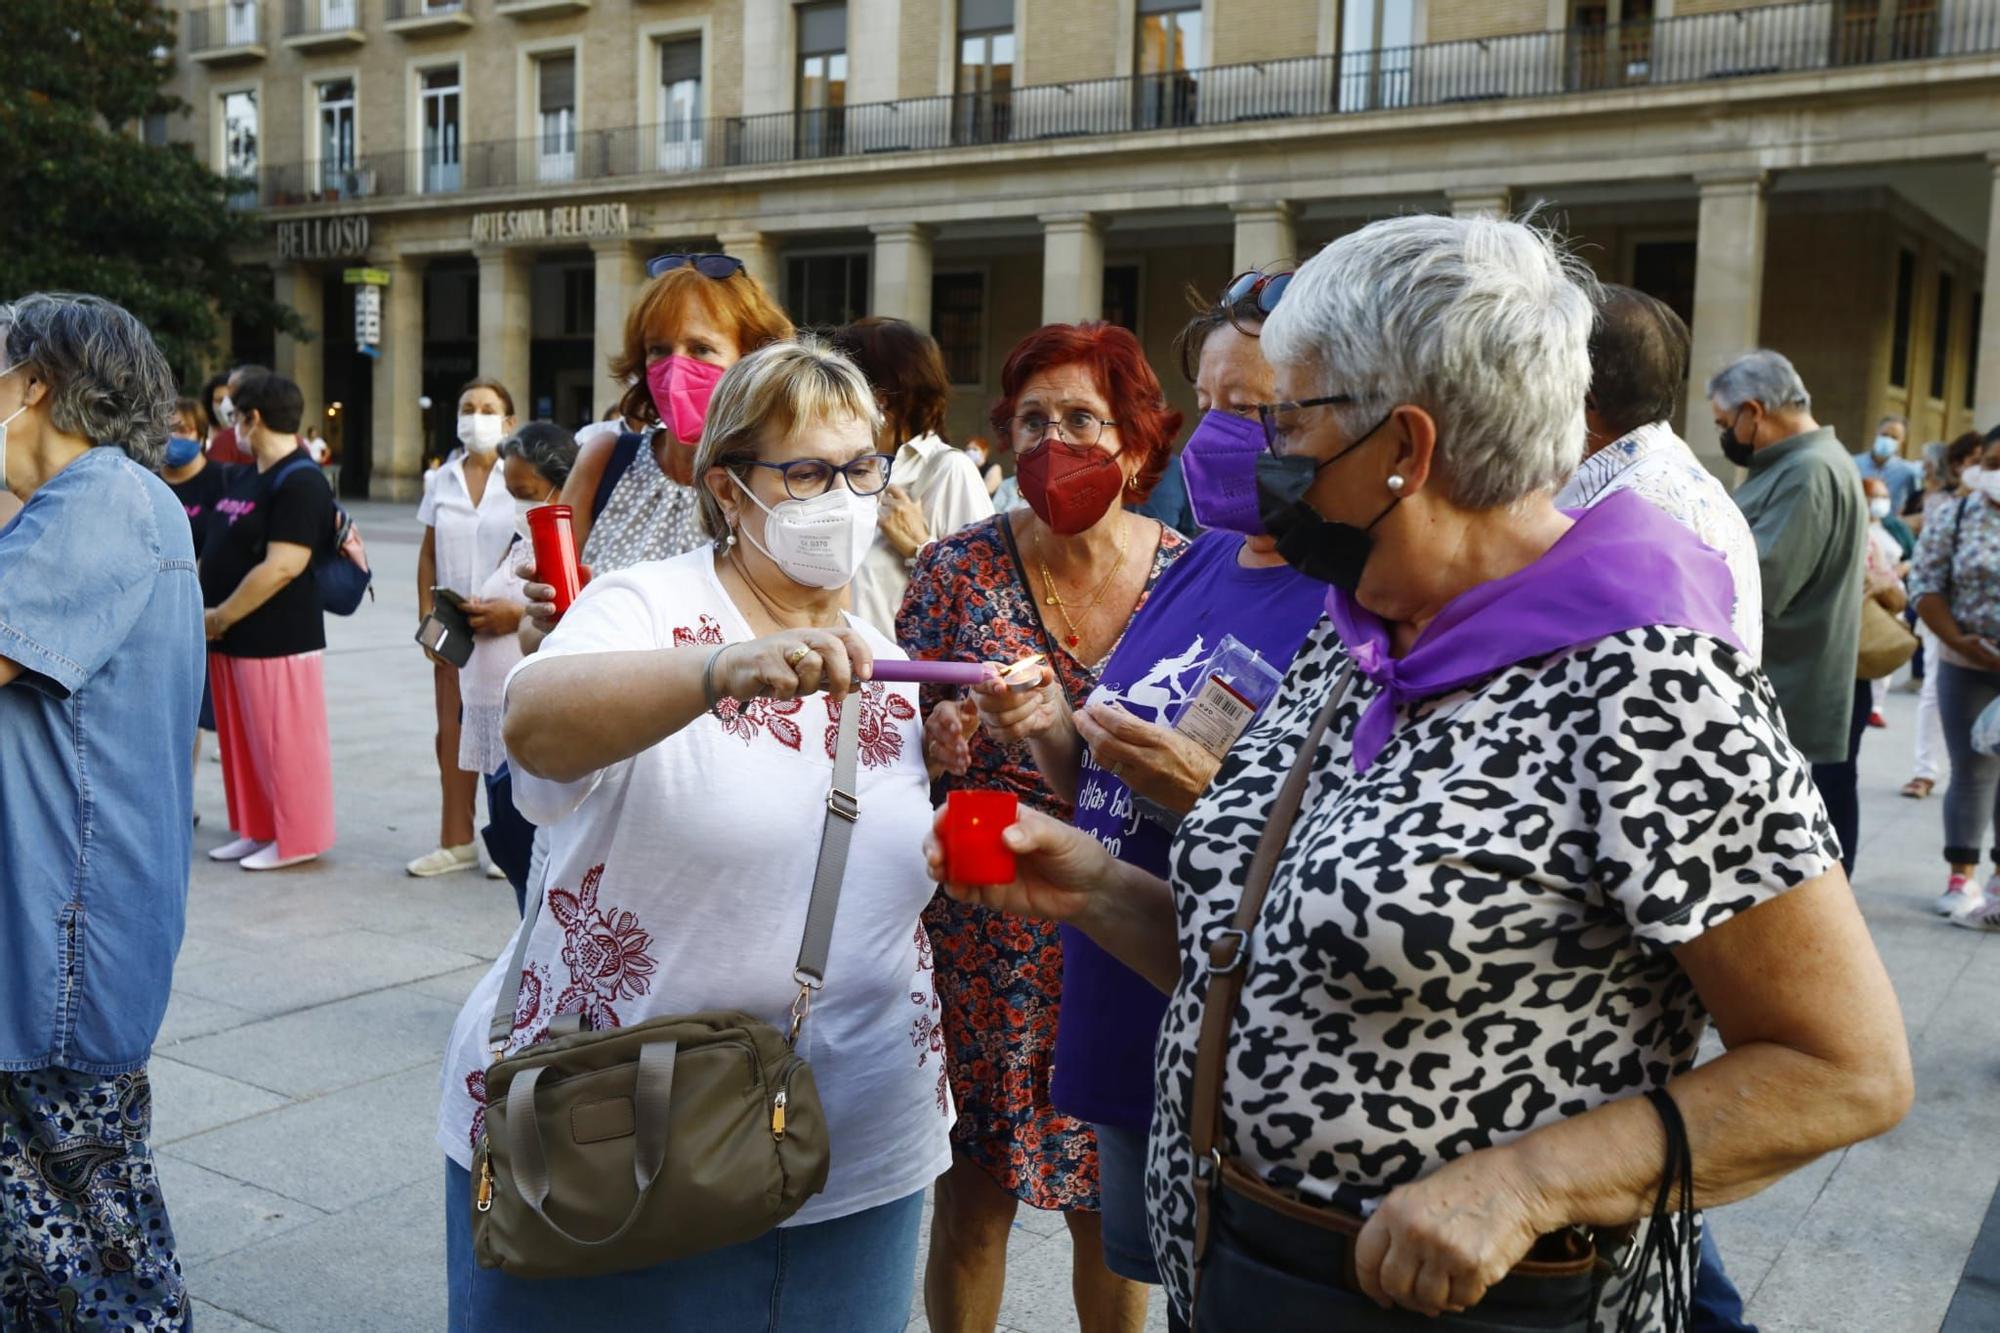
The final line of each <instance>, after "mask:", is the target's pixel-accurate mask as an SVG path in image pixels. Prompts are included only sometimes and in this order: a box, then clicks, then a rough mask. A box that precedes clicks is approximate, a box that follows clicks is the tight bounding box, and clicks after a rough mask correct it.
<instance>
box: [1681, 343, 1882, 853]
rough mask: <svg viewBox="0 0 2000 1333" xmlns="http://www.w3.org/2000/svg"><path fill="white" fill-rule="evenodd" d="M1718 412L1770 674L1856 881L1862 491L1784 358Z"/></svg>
mask: <svg viewBox="0 0 2000 1333" xmlns="http://www.w3.org/2000/svg"><path fill="white" fill-rule="evenodd" d="M1708 400H1709V409H1710V411H1711V412H1712V413H1713V414H1714V417H1715V428H1716V430H1717V431H1718V432H1720V433H1721V437H1722V452H1723V454H1724V455H1725V456H1726V457H1727V458H1728V459H1729V461H1730V462H1732V463H1735V464H1736V465H1737V466H1739V467H1744V468H1748V469H1749V472H1750V476H1749V478H1748V480H1746V481H1745V482H1744V483H1743V485H1742V486H1741V487H1739V488H1738V489H1737V492H1736V504H1737V507H1738V508H1739V509H1741V510H1742V511H1743V517H1744V518H1746V519H1748V520H1749V522H1750V533H1751V535H1752V536H1753V537H1755V538H1756V540H1757V562H1758V566H1759V572H1760V574H1761V576H1762V582H1763V585H1764V672H1765V674H1766V675H1768V676H1769V677H1770V679H1771V688H1772V689H1773V690H1774V691H1776V693H1777V696H1778V707H1779V708H1780V710H1781V711H1782V712H1783V713H1784V715H1785V728H1786V730H1787V731H1788V732H1789V733H1790V735H1791V739H1792V744H1794V745H1796V746H1798V748H1799V752H1800V753H1801V754H1803V755H1804V756H1805V757H1806V759H1807V760H1809V761H1810V762H1811V763H1812V766H1813V780H1814V782H1816V783H1817V784H1818V786H1819V791H1820V796H1821V798H1822V799H1823V800H1825V802H1826V806H1827V813H1828V815H1830V816H1831V817H1832V819H1833V826H1834V829H1835V831H1837V832H1838V833H1839V834H1840V845H1841V859H1842V861H1843V862H1844V863H1845V865H1846V867H1847V871H1848V873H1849V874H1850V875H1851V874H1853V873H1854V850H1855V844H1856V838H1857V833H1858V831H1859V826H1860V820H1861V812H1860V797H1859V794H1858V788H1857V785H1856V775H1855V768H1854V757H1855V754H1856V753H1857V751H1858V750H1859V748H1860V742H1861V733H1862V731H1863V730H1864V729H1865V728H1866V726H1867V723H1868V693H1867V691H1866V690H1865V689H1862V690H1857V689H1856V687H1855V680H1854V670H1855V660H1856V658H1857V656H1858V655H1859V653H1860V646H1861V585H1862V575H1863V570H1864V565H1865V561H1866V558H1867V550H1868V511H1867V509H1866V507H1865V506H1864V504H1863V501H1862V496H1861V482H1860V479H1859V478H1858V477H1857V476H1856V475H1855V472H1854V464H1853V463H1852V461H1850V459H1849V456H1848V452H1847V450H1846V448H1845V447H1843V446H1842V445H1841V443H1840V441H1839V440H1837V439H1835V438H1834V435H1833V428H1832V427H1830V426H1822V425H1820V424H1819V422H1817V421H1815V420H1814V419H1813V415H1812V395H1811V394H1810V393H1808V392H1806V386H1805V383H1804V382H1803V381H1802V380H1800V378H1799V372H1798V371H1797V370H1795V369H1794V368H1793V367H1792V363H1791V362H1790V361H1788V360H1786V359H1785V358H1784V357H1783V356H1780V355H1779V354H1778V353H1776V352H1772V351H1756V352H1752V353H1750V354H1749V355H1748V356H1744V357H1742V358H1740V359H1738V360H1736V361H1734V362H1732V363H1731V364H1730V365H1729V366H1727V367H1726V368H1724V369H1723V371H1722V373H1721V374H1719V375H1717V376H1716V377H1715V378H1714V379H1712V380H1710V381H1709V382H1708Z"/></svg>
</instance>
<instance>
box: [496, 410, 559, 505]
mask: <svg viewBox="0 0 2000 1333" xmlns="http://www.w3.org/2000/svg"><path fill="white" fill-rule="evenodd" d="M500 456H501V457H502V458H518V459H520V460H521V461H522V462H523V463H526V464H527V465H528V466H529V467H531V468H533V469H534V470H535V472H536V473H537V474H538V475H539V476H540V477H541V478H542V479H543V480H544V481H546V482H548V483H549V484H550V485H552V486H554V487H555V488H556V489H557V490H561V489H562V487H563V483H564V482H567V481H568V480H569V474H570V469H571V468H573V467H575V466H576V436H574V435H572V434H570V433H569V432H568V431H566V430H564V429H563V428H562V427H561V426H558V425H556V423H555V422H553V421H530V422H529V423H528V424H527V425H525V426H523V427H521V428H520V429H519V430H517V431H515V432H514V433H513V434H512V435H509V436H508V437H507V438H506V439H504V440H502V441H500Z"/></svg>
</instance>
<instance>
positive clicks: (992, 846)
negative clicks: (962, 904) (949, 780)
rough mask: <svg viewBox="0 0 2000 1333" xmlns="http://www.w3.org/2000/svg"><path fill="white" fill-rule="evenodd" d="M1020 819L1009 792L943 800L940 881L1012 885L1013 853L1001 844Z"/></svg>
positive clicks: (962, 794) (966, 794) (955, 794)
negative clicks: (1005, 835)
mask: <svg viewBox="0 0 2000 1333" xmlns="http://www.w3.org/2000/svg"><path fill="white" fill-rule="evenodd" d="M1019 819H1020V807H1019V805H1018V803H1017V802H1016V801H1015V799H1014V793H1013V792H1010V791H955V792H952V793H951V794H950V795H948V796H947V797H946V798H945V807H944V838H943V842H944V877H945V879H946V880H947V881H949V882H950V883H953V884H1012V883H1013V882H1014V877H1015V871H1014V853H1013V852H1012V851H1011V850H1009V849H1008V846H1007V844H1006V843H1005V842H1004V841H1002V839H1001V836H1000V835H1001V834H1003V833H1005V832H1006V831H1007V830H1008V829H1009V828H1010V827H1012V826H1013V825H1014V823H1015V822H1016V821H1017V820H1019Z"/></svg>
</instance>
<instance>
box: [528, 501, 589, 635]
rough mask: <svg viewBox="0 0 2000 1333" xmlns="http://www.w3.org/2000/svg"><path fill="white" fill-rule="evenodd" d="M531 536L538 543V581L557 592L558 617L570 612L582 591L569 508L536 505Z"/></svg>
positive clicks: (530, 522) (530, 513) (532, 511)
mask: <svg viewBox="0 0 2000 1333" xmlns="http://www.w3.org/2000/svg"><path fill="white" fill-rule="evenodd" d="M528 535H529V536H530V537H531V538H533V539H534V543H535V578H536V580H537V581H538V582H541V583H546V584H548V585H549V586H550V587H551V588H554V589H555V590H556V614H557V615H561V614H562V613H563V612H565V611H567V610H569V608H570V603H572V602H574V601H575V600H576V595H577V593H578V592H580V591H581V590H582V588H583V574H582V571H581V570H580V569H579V567H578V564H577V558H576V528H575V527H574V526H573V525H572V523H571V518H570V507H569V506H568V505H537V506H536V507H535V508H533V509H530V510H529V511H528Z"/></svg>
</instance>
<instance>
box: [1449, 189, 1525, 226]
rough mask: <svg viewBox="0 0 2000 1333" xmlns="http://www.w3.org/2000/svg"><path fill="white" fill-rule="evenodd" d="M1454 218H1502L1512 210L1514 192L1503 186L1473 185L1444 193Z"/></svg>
mask: <svg viewBox="0 0 2000 1333" xmlns="http://www.w3.org/2000/svg"><path fill="white" fill-rule="evenodd" d="M1445 198H1447V199H1449V200H1450V201H1451V215H1452V216H1453V217H1455V218H1476V217H1489V218H1504V217H1506V216H1508V215H1509V214H1510V213H1512V212H1513V210H1514V192H1513V190H1511V189H1509V188H1508V187H1507V186H1505V185H1474V186H1467V187H1465V188H1463V189H1457V190H1447V191H1445Z"/></svg>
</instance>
